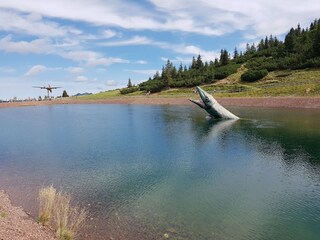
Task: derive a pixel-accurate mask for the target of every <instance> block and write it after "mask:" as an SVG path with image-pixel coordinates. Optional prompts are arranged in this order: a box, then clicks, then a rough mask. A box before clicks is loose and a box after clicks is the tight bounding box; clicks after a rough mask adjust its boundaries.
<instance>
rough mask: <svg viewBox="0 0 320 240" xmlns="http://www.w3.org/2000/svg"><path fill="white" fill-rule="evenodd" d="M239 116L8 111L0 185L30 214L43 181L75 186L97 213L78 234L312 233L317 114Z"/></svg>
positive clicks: (2, 115) (161, 110)
mask: <svg viewBox="0 0 320 240" xmlns="http://www.w3.org/2000/svg"><path fill="white" fill-rule="evenodd" d="M232 112H234V113H235V114H237V115H239V116H242V117H243V119H241V120H238V121H234V120H226V121H216V120H210V121H208V120H206V119H205V115H204V114H203V112H202V111H200V110H198V109H197V108H190V107H187V106H181V107H178V106H174V107H172V106H132V105H128V106H126V105H121V106H120V105H90V106H86V105H77V106H52V107H51V108H45V107H43V108H29V109H28V110H26V109H6V110H4V111H3V110H1V111H0V124H1V125H2V126H8V127H6V128H5V129H3V131H2V138H1V139H0V150H1V151H0V164H1V167H0V188H5V189H7V190H8V192H9V193H14V201H15V203H16V204H18V205H23V206H24V207H26V208H27V210H30V205H32V204H34V201H35V199H36V191H37V189H38V188H39V187H41V186H42V185H47V184H54V185H55V186H57V187H58V188H62V189H64V190H66V191H68V192H71V193H72V195H73V196H74V197H75V198H76V200H77V201H79V202H80V203H81V204H83V205H87V206H88V208H89V210H90V214H91V217H92V220H90V222H89V224H88V225H87V227H86V229H85V230H86V231H87V232H83V235H82V239H86V238H88V237H87V236H86V235H85V234H88V233H90V236H91V238H92V239H106V238H107V239H110V237H113V238H114V239H161V238H163V234H164V233H169V235H170V237H172V239H175V238H176V239H187V240H188V239H316V236H319V234H320V230H319V229H318V224H319V223H320V219H319V218H320V217H319V216H320V205H319V202H320V177H319V173H320V169H319V161H320V156H319V150H318V149H319V139H320V138H319V136H320V132H319V128H318V120H319V119H320V114H319V113H317V112H304V111H300V112H299V114H296V113H294V112H292V111H273V110H265V111H260V109H256V110H254V109H246V108H239V109H232ZM21 119H24V121H20V120H21ZM16 136H19V138H17V137H16ZM26 202H29V203H30V205H28V204H26ZM31 212H32V209H31ZM34 212H35V213H36V209H35V210H34Z"/></svg>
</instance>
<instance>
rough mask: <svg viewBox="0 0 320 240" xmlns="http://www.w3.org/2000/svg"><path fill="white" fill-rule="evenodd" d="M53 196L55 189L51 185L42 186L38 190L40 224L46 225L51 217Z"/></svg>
mask: <svg viewBox="0 0 320 240" xmlns="http://www.w3.org/2000/svg"><path fill="white" fill-rule="evenodd" d="M55 197H56V189H55V188H54V187H53V186H50V187H45V188H42V189H40V191H39V202H40V206H39V222H40V223H41V224H42V225H48V223H49V221H50V219H51V214H52V208H53V204H54V200H55Z"/></svg>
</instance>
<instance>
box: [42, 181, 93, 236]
mask: <svg viewBox="0 0 320 240" xmlns="http://www.w3.org/2000/svg"><path fill="white" fill-rule="evenodd" d="M39 200H40V207H39V222H40V223H42V224H43V225H45V224H48V223H51V225H52V227H53V228H54V230H55V231H56V235H57V237H58V239H60V240H72V239H74V237H75V235H76V233H77V231H78V230H79V228H80V227H81V226H82V225H83V223H84V221H85V219H86V216H87V211H86V209H85V208H80V207H78V206H71V204H70V201H71V197H70V195H68V194H66V193H63V192H57V191H56V189H55V188H54V187H52V186H50V187H45V188H42V189H40V191H39Z"/></svg>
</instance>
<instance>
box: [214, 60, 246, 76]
mask: <svg viewBox="0 0 320 240" xmlns="http://www.w3.org/2000/svg"><path fill="white" fill-rule="evenodd" d="M239 67H240V64H234V63H231V64H228V65H225V66H221V67H218V68H216V69H215V73H214V78H215V79H218V80H220V79H223V78H226V77H228V76H229V75H231V74H233V73H236V72H237V70H238V68H239Z"/></svg>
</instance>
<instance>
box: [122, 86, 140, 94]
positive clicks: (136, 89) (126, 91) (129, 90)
mask: <svg viewBox="0 0 320 240" xmlns="http://www.w3.org/2000/svg"><path fill="white" fill-rule="evenodd" d="M138 90H139V87H128V88H122V89H121V90H120V93H121V94H128V93H133V92H136V91H138Z"/></svg>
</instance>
